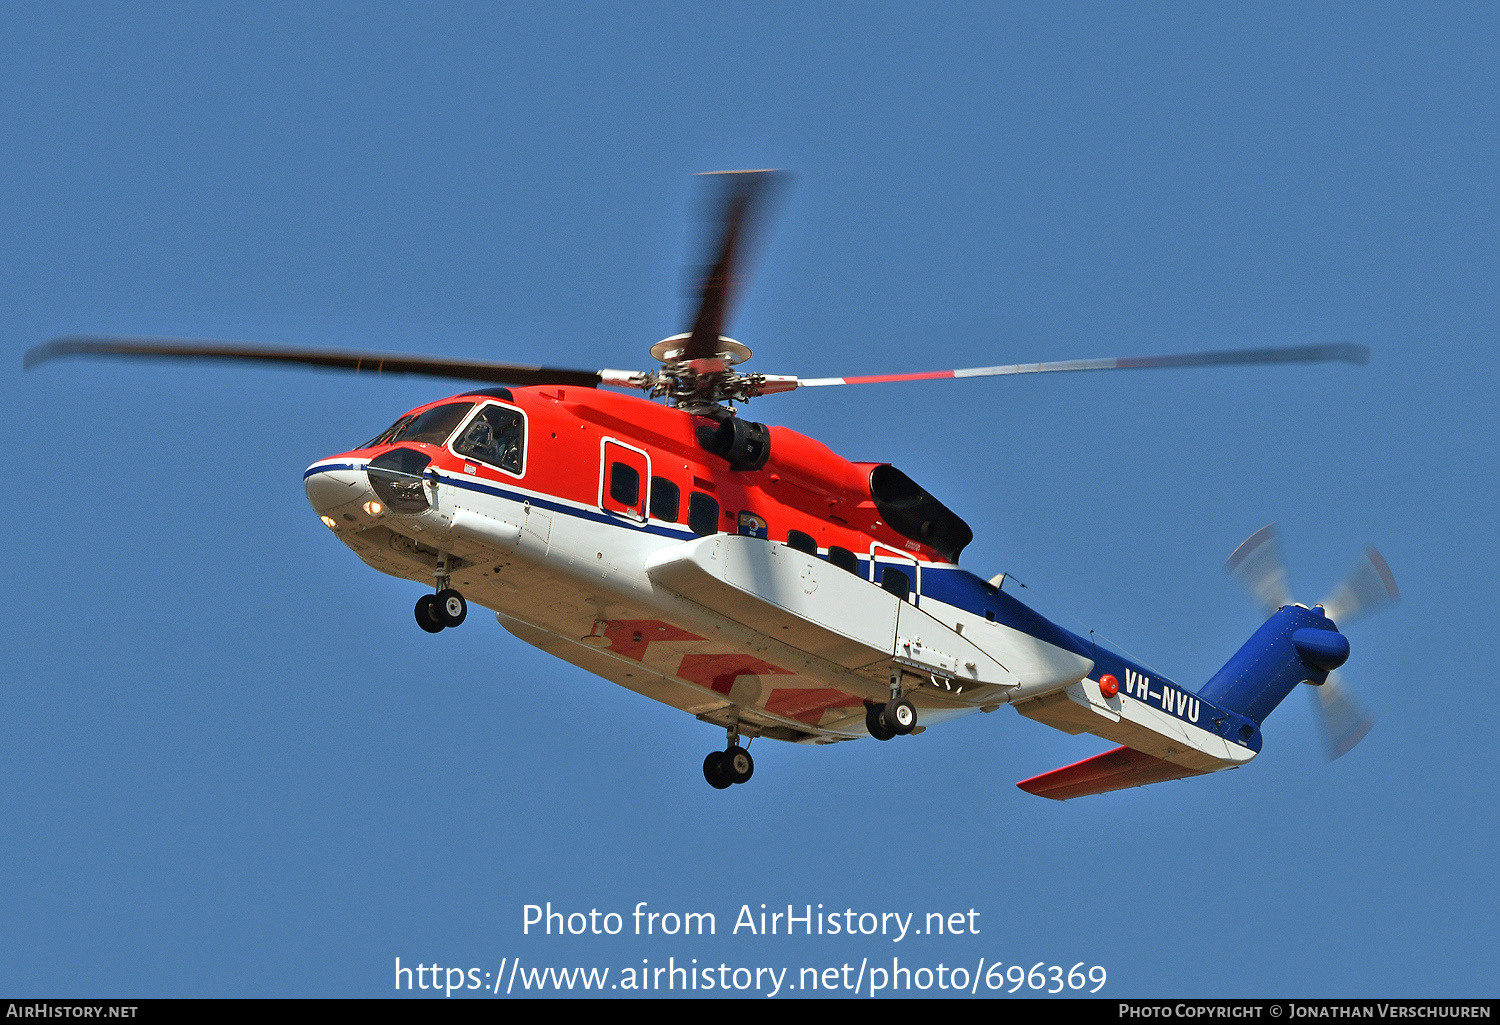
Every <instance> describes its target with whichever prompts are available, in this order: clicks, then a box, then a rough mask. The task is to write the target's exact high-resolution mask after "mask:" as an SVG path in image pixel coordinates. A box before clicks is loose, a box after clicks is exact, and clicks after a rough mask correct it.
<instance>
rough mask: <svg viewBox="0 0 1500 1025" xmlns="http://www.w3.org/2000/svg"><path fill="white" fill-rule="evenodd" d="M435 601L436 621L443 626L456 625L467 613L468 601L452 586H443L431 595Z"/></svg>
mask: <svg viewBox="0 0 1500 1025" xmlns="http://www.w3.org/2000/svg"><path fill="white" fill-rule="evenodd" d="M433 599H434V601H435V602H436V603H437V618H438V622H440V623H442V624H443V625H444V626H458V625H459V624H460V623H462V622H463V621H464V617H465V616H467V615H468V614H469V603H468V602H466V601H464V596H463V595H461V594H459V593H458V592H457V591H455V590H453V588H451V587H449V588H445V589H444V590H441V591H439V592H438V593H437V594H435V595H433Z"/></svg>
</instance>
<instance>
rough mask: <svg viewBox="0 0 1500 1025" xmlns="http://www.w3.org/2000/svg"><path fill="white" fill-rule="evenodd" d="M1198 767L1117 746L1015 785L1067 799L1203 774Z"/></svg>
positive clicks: (1039, 794)
mask: <svg viewBox="0 0 1500 1025" xmlns="http://www.w3.org/2000/svg"><path fill="white" fill-rule="evenodd" d="M1203 774H1204V773H1203V772H1201V771H1200V770H1198V769H1188V768H1185V767H1183V766H1181V765H1174V764H1173V763H1171V762H1167V761H1163V760H1162V759H1160V758H1155V757H1152V756H1151V755H1148V754H1143V753H1141V752H1140V751H1136V750H1134V749H1133V748H1128V747H1117V748H1115V749H1114V750H1113V751H1106V752H1104V753H1103V754H1102V755H1095V756H1094V757H1092V758H1085V759H1084V760H1083V761H1081V762H1075V763H1074V764H1072V765H1065V766H1063V767H1062V768H1061V769H1053V770H1052V771H1051V772H1044V773H1042V774H1041V775H1040V776H1032V777H1031V778H1030V779H1023V780H1022V781H1021V782H1019V783H1017V784H1016V786H1018V787H1020V788H1021V789H1022V790H1024V791H1026V792H1027V793H1028V794H1035V795H1036V796H1038V797H1047V798H1051V799H1052V800H1054V801H1067V800H1070V799H1072V798H1074V797H1087V796H1088V795H1089V794H1107V793H1109V792H1110V791H1111V790H1124V789H1125V788H1126V787H1143V786H1145V785H1146V784H1147V783H1165V782H1166V781H1167V780H1169V779H1186V778H1187V777H1188V776H1202V775H1203Z"/></svg>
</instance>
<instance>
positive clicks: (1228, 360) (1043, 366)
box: [776, 342, 1370, 390]
mask: <svg viewBox="0 0 1500 1025" xmlns="http://www.w3.org/2000/svg"><path fill="white" fill-rule="evenodd" d="M1335 361H1342V362H1345V363H1368V362H1370V350H1369V349H1368V348H1366V347H1365V346H1363V345H1355V344H1354V343H1353V342H1332V343H1330V344H1327V345H1294V346H1290V347H1288V348H1281V349H1226V350H1223V351H1221V352H1189V353H1181V354H1178V355H1175V356H1120V357H1114V358H1109V359H1068V360H1060V361H1058V362H1055V363H1013V364H1010V365H1008V366H1000V367H970V368H969V369H967V370H931V371H927V372H925V373H919V374H876V375H872V376H868V377H817V378H807V379H803V380H798V381H797V385H796V386H797V387H799V388H826V387H829V386H830V385H836V384H888V383H891V382H895V381H935V380H942V379H946V378H950V377H1003V376H1007V375H1010V374H1051V373H1061V372H1064V371H1071V370H1153V369H1159V368H1163V367H1213V366H1236V365H1241V364H1249V363H1330V362H1335ZM776 390H788V389H776Z"/></svg>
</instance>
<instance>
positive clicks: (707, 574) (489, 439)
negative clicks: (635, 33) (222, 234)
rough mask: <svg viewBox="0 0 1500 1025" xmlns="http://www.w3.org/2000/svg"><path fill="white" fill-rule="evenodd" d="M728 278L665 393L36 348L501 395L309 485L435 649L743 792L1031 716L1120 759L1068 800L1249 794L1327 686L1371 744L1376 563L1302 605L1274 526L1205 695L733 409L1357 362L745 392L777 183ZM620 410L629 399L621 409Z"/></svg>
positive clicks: (1041, 782)
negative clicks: (645, 728)
mask: <svg viewBox="0 0 1500 1025" xmlns="http://www.w3.org/2000/svg"><path fill="white" fill-rule="evenodd" d="M706 177H707V179H708V181H709V183H710V188H711V194H712V202H711V210H712V212H713V214H714V216H713V217H712V218H711V219H710V222H711V223H712V224H714V225H716V226H717V230H716V231H712V232H711V233H710V235H709V236H708V237H707V238H706V241H707V243H708V245H707V252H708V255H709V259H708V260H707V261H706V262H705V270H704V272H703V273H702V275H701V278H700V279H699V282H698V285H697V287H696V289H695V309H694V313H693V316H692V317H691V319H690V326H689V329H688V330H687V331H685V332H683V333H680V334H676V335H672V336H670V337H668V338H665V339H663V340H662V341H660V342H657V343H656V344H655V345H653V346H651V347H650V350H649V352H650V355H651V357H652V358H653V359H654V360H655V361H656V362H657V363H658V364H659V366H658V369H656V370H654V371H629V370H610V369H604V370H596V371H588V370H574V369H563V368H553V367H543V366H532V365H525V364H513V363H497V362H485V361H472V360H456V359H444V358H438V357H428V356H403V355H392V354H381V353H361V352H347V351H331V350H295V349H285V348H274V347H267V346H264V345H259V344H251V343H241V342H217V341H197V340H188V339H153V338H121V337H110V336H94V335H90V336H70V337H64V338H57V339H54V340H52V341H50V342H48V343H46V344H44V345H40V346H37V347H36V348H33V349H31V350H30V351H28V352H27V353H26V355H25V358H24V361H23V362H24V367H25V369H27V370H30V369H32V368H34V367H36V366H38V365H40V364H43V363H46V362H48V361H51V360H53V359H57V358H60V357H67V356H114V357H132V358H153V357H161V358H174V359H210V360H235V361H251V362H257V363H272V364H291V365H300V366H311V367H322V368H329V369H340V370H348V371H354V372H356V373H360V372H365V373H371V372H373V373H376V374H413V375H423V376H429V377H437V378H447V379H457V380H465V381H469V382H471V383H475V382H477V383H479V384H480V385H481V387H479V388H477V389H474V390H471V391H467V392H464V393H462V394H459V395H454V396H450V397H447V398H441V399H438V400H436V401H433V402H429V403H427V404H425V405H422V406H419V407H417V408H416V409H413V410H410V411H408V412H406V413H404V414H403V415H402V416H400V417H398V418H397V419H396V420H395V422H394V423H392V425H391V426H390V427H389V428H387V429H386V430H385V431H382V432H381V433H380V434H378V435H376V436H375V437H374V438H372V439H371V440H370V441H368V442H366V443H364V444H362V445H360V446H358V447H356V448H354V449H351V450H349V451H347V452H342V453H338V454H336V455H332V456H328V457H326V458H323V459H319V460H317V461H315V462H314V463H313V464H312V465H310V466H309V467H308V468H307V470H306V471H305V473H304V475H303V484H304V488H305V490H306V493H307V498H308V501H309V503H310V504H311V506H312V508H313V511H314V512H315V513H316V515H317V517H318V518H319V520H320V521H321V522H322V523H323V525H324V526H325V527H326V528H327V529H328V530H329V531H330V532H331V533H332V534H333V536H334V537H335V538H336V539H337V540H338V541H339V542H341V543H342V544H344V545H345V546H346V547H348V548H349V549H350V550H351V551H352V552H353V553H354V554H355V555H356V556H357V557H358V558H360V559H361V560H362V561H363V562H364V563H365V564H366V565H368V566H370V567H371V568H372V569H375V570H378V571H380V572H382V573H386V574H389V575H391V576H395V577H400V578H404V579H408V580H412V581H415V582H417V583H419V584H422V585H424V593H423V594H422V595H421V597H420V598H418V599H417V601H416V604H415V607H414V609H413V613H414V618H415V619H416V624H417V627H418V628H419V629H420V630H421V631H424V632H426V633H429V634H441V633H442V632H444V631H446V630H451V629H455V628H458V627H460V626H461V625H463V624H464V623H465V621H466V619H467V616H468V612H469V606H470V604H471V603H473V604H476V605H478V606H480V607H483V608H485V609H488V610H490V611H491V612H493V613H494V615H495V618H496V620H497V621H498V622H499V624H500V626H502V627H504V628H505V630H507V631H508V632H509V633H511V634H512V635H514V636H515V637H516V638H519V639H520V640H521V641H524V642H526V643H528V644H531V645H533V646H535V647H537V648H539V649H541V650H542V651H545V652H547V653H549V654H552V655H555V656H557V657H558V658H561V659H563V660H564V661H566V662H570V663H572V664H573V665H575V666H578V667H580V668H582V669H584V670H587V671H588V672H591V673H593V674H595V675H597V676H600V677H603V678H604V679H606V680H608V681H610V682H612V683H615V684H618V685H620V686H622V687H625V688H626V689H628V690H631V691H634V692H636V693H638V694H641V695H644V696H646V697H649V698H651V699H653V700H655V701H657V702H660V703H662V704H665V705H669V706H671V707H673V708H677V709H680V710H682V711H684V712H686V713H688V714H690V715H692V716H695V717H696V718H698V719H699V720H701V721H703V722H705V723H708V724H711V725H713V726H715V727H717V728H719V729H722V730H723V731H724V737H725V741H724V746H723V748H722V749H720V748H718V747H715V748H714V749H713V750H711V751H709V753H708V754H707V756H706V757H705V759H704V761H703V775H704V778H705V780H706V781H707V782H708V783H709V784H710V785H711V786H712V787H714V788H716V789H721V790H722V789H727V788H728V787H731V786H734V785H736V784H743V783H745V782H747V781H749V780H750V778H751V776H752V775H753V773H754V770H755V763H754V760H753V759H752V758H751V756H750V752H749V745H750V743H751V742H752V741H753V740H754V739H756V738H762V737H764V738H769V739H772V740H780V741H786V742H791V743H802V744H813V745H825V744H831V743H839V742H843V741H849V740H856V739H860V738H874V739H876V740H879V741H891V740H894V739H895V738H898V737H904V736H911V735H916V734H920V733H922V732H924V731H925V730H926V729H927V728H928V727H929V726H934V725H938V724H941V723H943V722H945V721H948V720H950V719H954V718H957V717H959V716H963V715H968V714H972V713H974V712H993V711H996V710H997V709H999V708H1000V707H1001V706H1002V705H1010V706H1012V707H1013V708H1015V709H1016V711H1017V712H1019V713H1020V714H1021V715H1023V716H1026V717H1027V718H1030V719H1033V720H1035V721H1037V722H1041V723H1044V724H1046V725H1049V726H1052V727H1054V728H1056V729H1059V730H1062V731H1064V732H1066V733H1070V734H1078V733H1090V734H1093V735H1095V736H1098V737H1102V738H1105V739H1107V740H1110V741H1112V742H1114V743H1117V744H1119V745H1120V746H1119V747H1117V748H1115V749H1114V750H1111V751H1107V752H1105V753H1103V754H1100V755H1097V756H1094V757H1092V758H1088V759H1085V760H1083V761H1081V762H1078V763H1076V764H1074V765H1070V766H1065V767H1063V768H1061V769H1057V770H1054V771H1052V772H1048V773H1044V774H1042V775H1039V776H1034V777H1032V778H1030V779H1027V780H1023V781H1021V782H1020V783H1018V784H1017V785H1018V786H1019V787H1020V788H1022V789H1023V790H1025V791H1027V792H1028V793H1031V794H1035V795H1038V796H1042V797H1047V798H1051V799H1056V800H1067V799H1071V798H1075V797H1080V796H1085V795H1091V794H1101V793H1107V792H1110V791H1115V790H1119V789H1122V788H1125V787H1133V786H1141V785H1145V784H1149V783H1156V782H1163V781H1167V780H1173V779H1182V778H1186V777H1190V776H1196V775H1202V774H1205V773H1211V772H1216V771H1220V770H1223V769H1231V768H1236V767H1239V766H1241V765H1244V764H1246V763H1248V762H1249V761H1250V760H1251V759H1253V758H1254V757H1255V755H1256V754H1257V753H1259V751H1260V750H1261V744H1262V737H1261V727H1262V723H1263V722H1264V721H1265V718H1266V717H1267V716H1268V715H1269V714H1270V712H1271V711H1272V710H1273V709H1275V708H1276V706H1277V705H1278V704H1280V702H1281V701H1282V700H1283V699H1284V698H1285V697H1286V696H1287V695H1288V694H1289V693H1290V692H1291V691H1292V690H1294V689H1296V688H1297V686H1298V685H1299V684H1302V683H1307V684H1310V685H1312V686H1313V688H1314V690H1315V692H1316V693H1317V694H1318V695H1319V697H1318V703H1317V707H1318V708H1319V709H1320V721H1321V722H1323V724H1324V726H1325V736H1326V739H1327V743H1328V746H1329V753H1330V755H1332V756H1338V755H1342V754H1343V753H1345V752H1347V751H1348V750H1349V749H1350V748H1352V746H1353V745H1354V744H1355V743H1358V741H1359V740H1360V739H1361V738H1362V737H1363V736H1364V735H1365V734H1366V733H1367V732H1368V731H1369V728H1370V725H1371V723H1372V722H1373V720H1372V718H1371V717H1370V716H1369V715H1368V713H1366V712H1365V711H1364V710H1363V708H1362V707H1361V706H1360V705H1359V704H1358V702H1357V701H1356V700H1355V699H1354V698H1353V696H1352V694H1351V693H1350V691H1349V689H1348V687H1347V686H1346V685H1343V684H1341V683H1340V682H1339V681H1338V679H1337V677H1336V675H1335V670H1337V669H1338V668H1339V667H1340V666H1342V665H1343V664H1344V662H1345V661H1346V660H1347V659H1348V657H1349V643H1348V640H1347V639H1346V638H1345V637H1344V635H1343V634H1342V633H1341V632H1340V630H1339V628H1338V626H1337V625H1336V623H1335V621H1336V620H1337V621H1338V622H1340V623H1344V624H1347V623H1348V622H1351V621H1353V620H1354V619H1356V618H1359V617H1360V616H1362V615H1364V614H1366V613H1367V612H1370V611H1373V610H1375V609H1377V608H1379V607H1381V606H1383V605H1385V604H1389V603H1390V602H1392V601H1394V600H1396V598H1397V596H1398V592H1397V589H1396V585H1395V581H1394V577H1393V576H1392V574H1391V572H1390V569H1389V567H1388V566H1387V565H1386V564H1385V561H1384V559H1382V558H1381V557H1380V555H1379V553H1378V552H1376V551H1375V550H1374V549H1369V550H1368V551H1367V553H1366V556H1365V558H1364V559H1363V560H1362V561H1361V562H1360V563H1359V564H1358V565H1357V566H1356V567H1355V570H1354V571H1353V572H1352V573H1351V574H1350V576H1349V577H1348V578H1346V580H1345V582H1344V583H1343V584H1341V585H1340V587H1338V588H1336V589H1335V592H1334V594H1333V595H1331V596H1330V597H1329V598H1328V599H1326V600H1325V602H1323V603H1320V604H1317V605H1313V606H1307V605H1302V604H1298V603H1295V602H1294V601H1293V600H1292V598H1291V594H1290V591H1289V589H1288V587H1287V583H1286V573H1285V570H1284V567H1283V565H1282V560H1281V555H1280V547H1279V542H1278V541H1277V538H1276V534H1275V529H1274V526H1273V527H1267V528H1264V529H1263V530H1261V531H1259V532H1257V533H1256V534H1255V535H1254V536H1252V537H1251V538H1250V539H1249V540H1248V541H1246V542H1245V544H1244V545H1241V546H1240V548H1239V549H1237V550H1236V552H1235V553H1234V555H1233V556H1231V558H1230V562H1229V564H1228V567H1227V568H1229V569H1230V571H1231V572H1233V573H1234V574H1235V575H1236V576H1237V577H1239V578H1240V579H1241V581H1242V582H1243V583H1245V585H1246V586H1247V588H1248V589H1249V590H1250V592H1251V593H1252V595H1254V596H1255V597H1256V599H1257V600H1258V601H1259V602H1260V603H1261V605H1262V606H1263V609H1264V611H1265V612H1266V615H1267V619H1266V620H1265V622H1264V623H1263V625H1262V626H1261V627H1260V628H1259V629H1258V630H1257V631H1256V632H1255V634H1254V635H1253V636H1252V637H1251V638H1250V639H1249V640H1248V641H1247V642H1246V643H1245V644H1244V645H1243V646H1242V647H1241V648H1240V649H1239V651H1238V652H1237V653H1236V654H1235V655H1234V656H1233V657H1232V658H1231V659H1230V660H1229V662H1228V663H1226V664H1225V666H1224V668H1223V669H1221V670H1220V671H1219V672H1218V673H1217V674H1215V675H1214V676H1213V677H1212V678H1211V679H1210V680H1209V681H1208V682H1207V683H1206V684H1204V685H1203V686H1202V687H1200V688H1199V689H1197V690H1196V691H1194V690H1192V689H1190V688H1188V687H1185V686H1182V685H1181V684H1178V683H1176V682H1174V681H1172V680H1170V679H1167V678H1165V677H1163V676H1161V675H1160V674H1159V673H1156V672H1155V671H1154V670H1151V669H1149V668H1148V667H1147V666H1145V665H1144V664H1142V663H1140V662H1138V661H1136V660H1134V659H1132V658H1130V657H1127V656H1125V655H1123V654H1120V653H1118V652H1115V651H1113V650H1110V649H1109V648H1107V647H1104V646H1102V645H1100V644H1099V643H1098V642H1097V641H1096V640H1095V639H1093V638H1092V637H1090V638H1084V637H1082V636H1081V635H1079V634H1076V633H1074V632H1072V631H1069V630H1067V629H1065V628H1064V627H1062V626H1059V625H1058V624H1056V623H1054V622H1052V621H1050V620H1048V619H1047V618H1046V617H1044V616H1042V615H1041V614H1039V613H1038V612H1036V611H1035V610H1033V609H1032V608H1031V607H1030V606H1028V605H1027V604H1025V603H1023V602H1022V601H1021V600H1019V599H1018V598H1017V597H1016V595H1015V594H1014V593H1013V590H1012V591H1007V590H1006V589H1005V586H1004V585H1005V582H1006V580H1005V576H1004V575H1003V574H1001V575H999V576H995V577H992V578H989V579H986V578H983V577H981V576H978V575H975V574H973V573H971V572H969V571H968V570H967V569H964V568H961V567H960V566H959V558H960V555H961V553H962V551H963V549H964V548H965V547H966V546H967V545H968V544H969V543H970V542H971V541H972V540H973V537H974V533H973V530H972V529H971V528H970V526H969V525H968V524H967V523H966V522H965V521H964V520H963V519H962V518H961V517H960V516H959V515H958V514H957V513H955V512H953V511H952V510H951V509H949V508H948V507H947V506H946V505H945V504H943V502H942V501H940V500H939V499H938V498H937V497H935V496H934V495H933V494H932V493H930V492H929V491H928V490H926V489H925V488H924V487H923V486H921V485H920V484H918V483H917V482H916V481H915V480H913V479H912V478H911V477H909V476H907V475H906V474H905V473H903V472H902V471H900V470H898V469H897V468H896V467H894V466H892V465H890V464H887V463H868V462H851V461H849V460H847V459H845V458H844V457H842V456H840V455H838V454H836V453H834V452H833V451H832V450H830V449H829V448H828V447H826V446H825V445H823V444H822V443H820V442H818V441H816V440H814V439H812V438H809V437H806V436H804V435H801V434H798V433H797V432H794V431H791V430H789V429H787V428H785V427H780V426H775V425H770V426H768V425H766V424H762V423H758V422H755V421H752V420H749V419H747V418H746V417H744V416H742V415H740V413H739V411H738V410H736V409H735V404H736V403H738V404H741V405H743V404H746V403H748V402H750V401H751V400H753V399H759V398H761V397H763V396H768V395H774V394H778V393H786V392H790V391H794V390H798V389H802V388H826V387H835V386H845V385H859V384H877V383H900V382H909V381H920V380H935V379H961V378H975V377H996V376H1009V375H1020V374H1036V373H1057V372H1081V371H1101V370H1140V369H1152V368H1167V367H1214V366H1231V365H1253V364H1285V363H1315V362H1329V361H1342V362H1348V363H1355V364H1363V363H1366V362H1368V359H1369V350H1368V349H1366V348H1365V347H1363V346H1360V345H1356V344H1353V343H1349V342H1336V343H1330V344H1318V345H1304V346H1294V347H1284V348H1262V349H1239V350H1227V351H1213V352H1199V353H1186V354H1178V355H1166V356H1145V357H1111V358H1101V359H1080V360H1066V361H1058V362H1043V363H1025V364H1011V365H1002V366H990V367H976V368H968V369H955V370H940V371H928V372H918V373H898V374H885V375H874V376H853V377H836V378H799V377H794V376H776V375H768V374H760V373H747V372H745V371H744V370H743V369H742V368H743V365H744V364H745V363H746V361H748V360H749V359H750V357H751V351H750V349H749V347H748V346H746V345H744V344H742V343H741V342H739V341H736V340H734V339H732V338H730V337H728V336H727V335H725V334H724V331H725V330H726V328H727V326H728V324H729V321H730V317H731V314H732V312H733V309H734V305H735V302H736V300H737V299H739V298H740V294H741V292H742V291H743V288H744V284H745V268H746V265H747V264H748V263H749V258H750V252H751V250H752V248H753V243H754V241H755V239H756V238H757V232H758V231H759V229H760V228H761V227H762V226H763V222H764V221H765V219H766V212H767V209H768V206H769V204H770V202H771V199H772V197H773V196H774V195H775V193H776V192H777V191H778V190H779V189H780V188H781V187H782V183H783V181H784V179H785V175H784V173H782V172H776V171H728V172H713V173H711V174H710V175H708V176H706ZM606 388H609V389H615V390H604V389H606Z"/></svg>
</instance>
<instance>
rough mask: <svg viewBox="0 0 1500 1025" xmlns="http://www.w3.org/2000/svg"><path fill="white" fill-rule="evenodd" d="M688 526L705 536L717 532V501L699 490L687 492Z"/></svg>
mask: <svg viewBox="0 0 1500 1025" xmlns="http://www.w3.org/2000/svg"><path fill="white" fill-rule="evenodd" d="M688 526H689V527H690V528H691V529H692V531H693V533H694V534H697V535H699V536H700V537H707V536H708V535H710V534H717V533H718V532H719V502H718V499H715V498H710V497H709V496H708V495H705V494H704V493H703V492H701V491H693V492H689V494H688Z"/></svg>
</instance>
